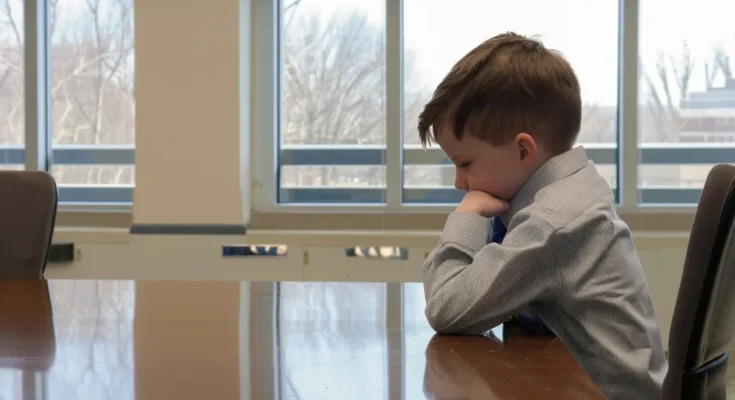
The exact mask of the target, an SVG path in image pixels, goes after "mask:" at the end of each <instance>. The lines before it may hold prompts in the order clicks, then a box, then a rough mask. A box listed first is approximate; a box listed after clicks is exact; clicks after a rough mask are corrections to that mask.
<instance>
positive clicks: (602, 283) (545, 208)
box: [418, 33, 667, 400]
mask: <svg viewBox="0 0 735 400" xmlns="http://www.w3.org/2000/svg"><path fill="white" fill-rule="evenodd" d="M581 109H582V104H581V100H580V89H579V82H578V81H577V77H576V75H575V73H574V70H573V69H572V68H571V66H570V65H569V63H567V61H566V60H565V59H564V58H563V57H562V56H561V55H560V54H559V53H557V52H555V51H551V50H549V49H547V48H545V47H544V46H543V44H541V43H540V42H539V41H536V40H533V39H529V38H526V37H524V36H521V35H517V34H514V33H507V34H501V35H498V36H495V37H493V38H491V39H489V40H487V41H486V42H484V43H482V44H481V45H479V46H478V47H476V48H475V49H474V50H472V51H470V52H469V53H468V54H467V55H465V56H464V57H463V58H462V59H461V60H460V61H459V62H458V63H457V64H455V65H454V67H453V68H452V70H451V71H450V72H449V74H448V75H447V76H446V77H445V78H444V80H443V81H442V82H441V83H440V84H439V86H438V87H437V88H436V91H435V92H434V96H433V98H432V99H431V101H430V102H429V103H428V104H426V107H425V108H424V110H423V112H422V113H421V116H420V117H419V123H418V130H419V134H420V136H421V140H422V143H423V144H424V145H426V144H427V143H430V142H431V141H432V140H433V141H436V142H437V143H438V144H439V146H441V148H442V150H443V151H444V152H445V153H446V155H447V157H448V158H450V159H451V160H452V161H453V162H454V164H455V165H456V182H455V186H456V187H457V189H460V190H464V191H466V194H465V197H464V199H463V200H462V202H461V203H460V205H459V206H458V207H457V209H456V211H455V212H453V213H451V214H450V215H449V217H448V218H447V222H446V225H445V226H444V231H443V232H442V235H441V239H440V240H439V244H438V246H437V247H436V248H435V249H434V250H433V251H432V253H431V254H430V255H429V257H428V259H427V260H426V262H425V263H424V290H425V295H426V317H427V319H428V321H429V323H430V324H431V326H432V327H433V328H434V329H435V330H436V331H437V332H439V333H464V334H480V333H483V332H485V331H487V330H489V329H491V328H493V327H494V326H496V325H498V324H500V323H502V322H504V321H505V320H507V319H508V318H509V317H511V316H514V315H517V314H518V313H520V312H521V311H523V312H524V313H526V314H529V315H532V316H533V317H535V318H538V319H539V320H541V321H542V322H543V323H544V324H545V325H546V326H547V327H548V328H549V329H550V330H551V331H553V333H555V334H556V335H557V336H558V337H559V338H560V339H561V340H562V341H563V342H564V344H565V345H566V346H567V348H568V349H569V351H570V352H571V353H572V355H573V356H574V358H575V359H576V360H577V361H578V362H579V364H580V365H581V366H582V368H583V369H584V371H585V372H586V373H587V374H588V375H589V376H590V378H591V379H592V381H593V382H595V383H596V384H597V386H598V387H599V388H600V390H601V392H602V393H603V394H604V395H605V396H606V397H607V398H610V399H626V400H628V399H657V398H659V397H660V391H661V384H662V382H663V379H664V376H665V375H666V371H667V363H666V359H665V357H664V349H663V345H662V341H661V333H660V331H659V328H658V325H657V323H656V315H655V312H654V308H653V304H652V303H651V298H650V296H649V293H648V286H647V283H646V279H645V276H644V275H643V270H642V268H641V264H640V261H639V259H638V256H637V253H636V250H635V247H634V245H633V240H632V238H631V234H630V230H629V229H628V227H627V225H626V224H625V223H624V222H623V221H621V220H620V218H619V217H618V215H617V213H616V212H615V201H614V197H613V193H612V191H611V189H610V186H609V185H608V183H607V182H606V181H605V179H604V178H602V177H601V176H600V175H599V174H598V173H597V170H596V169H595V167H594V165H593V164H592V163H591V162H590V161H589V160H588V159H587V156H586V154H585V151H584V149H583V148H581V147H576V148H573V146H574V143H575V141H576V139H577V135H578V134H579V129H580V121H581V114H582V111H581ZM506 228H507V232H506V233H505V237H504V238H502V243H497V242H498V241H500V239H501V238H496V239H498V240H495V241H494V242H491V243H489V242H490V241H491V238H490V234H491V232H493V231H500V232H502V231H504V230H505V229H506Z"/></svg>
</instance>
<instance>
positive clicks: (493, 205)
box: [456, 190, 509, 218]
mask: <svg viewBox="0 0 735 400" xmlns="http://www.w3.org/2000/svg"><path fill="white" fill-rule="evenodd" d="M508 207H509V205H508V202H506V201H503V200H500V199H498V198H495V197H493V196H492V195H490V194H487V193H485V192H480V191H477V190H472V191H469V192H467V194H465V195H464V199H462V202H461V203H459V206H458V207H457V210H456V211H457V212H467V213H473V214H479V215H482V216H483V217H485V218H492V217H495V216H498V215H500V214H502V213H504V212H506V211H508Z"/></svg>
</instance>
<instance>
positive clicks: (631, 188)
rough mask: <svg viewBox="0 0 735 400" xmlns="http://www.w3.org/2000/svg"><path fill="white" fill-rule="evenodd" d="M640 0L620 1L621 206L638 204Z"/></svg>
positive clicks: (623, 208) (619, 177)
mask: <svg viewBox="0 0 735 400" xmlns="http://www.w3.org/2000/svg"><path fill="white" fill-rule="evenodd" d="M638 3H639V2H638V0H620V39H619V45H620V52H619V53H620V68H619V71H620V72H619V73H620V79H619V89H618V90H619V96H618V139H619V142H618V149H619V152H618V193H619V196H620V197H619V199H620V208H621V209H622V210H626V211H627V210H632V209H635V208H637V207H638V159H639V154H638V68H639V61H638V14H639V8H638V7H639V5H638Z"/></svg>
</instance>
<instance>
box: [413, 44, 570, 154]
mask: <svg viewBox="0 0 735 400" xmlns="http://www.w3.org/2000/svg"><path fill="white" fill-rule="evenodd" d="M581 119H582V101H581V96H580V93H579V81H578V80H577V76H576V75H575V73H574V70H573V69H572V67H571V66H570V65H569V63H568V62H567V61H566V60H565V59H564V57H563V56H562V55H561V54H560V53H559V52H557V51H554V50H550V49H547V48H546V47H544V45H543V44H542V43H541V42H540V41H538V40H536V39H533V38H528V37H525V36H522V35H519V34H516V33H513V32H508V33H504V34H500V35H497V36H495V37H493V38H491V39H489V40H487V41H485V42H484V43H482V44H480V45H479V46H477V47H476V48H474V49H473V50H472V51H470V52H469V53H467V55H465V56H464V57H462V59H461V60H459V62H457V63H456V64H455V65H454V67H452V69H451V71H449V74H447V76H446V77H445V78H444V80H443V81H442V82H441V83H440V84H439V86H437V88H436V90H435V91H434V95H433V97H432V99H431V101H429V102H428V103H427V104H426V106H424V110H423V111H422V112H421V115H420V116H419V123H418V130H419V136H420V137H421V143H422V144H423V145H424V146H426V145H427V144H430V143H431V141H432V140H436V138H437V137H438V136H439V135H440V134H441V133H442V131H444V130H446V129H449V130H451V131H452V133H453V134H454V136H455V137H456V138H457V139H461V138H462V136H463V135H464V133H465V131H467V132H469V133H470V134H471V135H473V136H474V137H477V138H479V139H483V140H486V141H488V142H489V143H491V144H494V145H501V144H504V143H506V141H507V140H510V139H512V138H513V137H515V135H517V134H518V133H521V132H525V133H528V134H530V135H531V136H533V137H534V138H536V139H537V140H539V141H541V142H543V143H544V145H545V146H546V147H547V149H548V150H550V151H552V152H554V153H555V154H559V153H562V152H564V151H566V150H569V149H570V148H571V147H572V146H573V145H574V142H575V141H576V140H577V135H579V128H580V124H581Z"/></svg>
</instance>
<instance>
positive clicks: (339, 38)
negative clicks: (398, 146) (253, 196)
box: [281, 1, 426, 186]
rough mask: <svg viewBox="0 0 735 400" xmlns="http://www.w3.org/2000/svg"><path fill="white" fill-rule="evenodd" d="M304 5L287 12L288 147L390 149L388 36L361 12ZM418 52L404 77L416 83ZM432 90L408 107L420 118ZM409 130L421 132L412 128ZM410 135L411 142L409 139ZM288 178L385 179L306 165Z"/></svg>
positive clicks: (301, 181) (412, 95) (414, 93)
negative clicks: (329, 10) (325, 11)
mask: <svg viewBox="0 0 735 400" xmlns="http://www.w3.org/2000/svg"><path fill="white" fill-rule="evenodd" d="M300 3H301V2H300V1H299V2H295V3H291V4H289V5H287V6H286V7H285V8H286V9H288V12H284V16H283V20H284V21H285V22H286V23H288V27H287V30H286V32H285V35H284V43H283V53H282V54H283V98H282V103H281V104H282V114H281V122H282V123H281V140H282V141H283V143H286V144H383V143H385V138H386V134H390V135H392V134H397V132H386V126H385V36H384V34H383V30H382V27H381V26H378V25H377V24H374V23H372V22H371V21H369V19H368V18H367V17H366V16H365V15H364V14H363V13H360V12H357V11H351V12H344V13H334V14H332V15H329V16H325V15H323V14H321V13H318V12H313V11H310V10H308V9H305V8H304V7H298V6H299V5H300ZM412 62H413V60H412V57H411V53H410V52H407V56H406V68H405V70H404V73H405V75H406V76H408V77H410V79H411V80H412V81H415V76H414V74H412V73H411V70H410V68H412V65H413V64H412ZM425 97H426V91H424V90H421V88H420V85H418V84H417V85H412V86H411V90H407V91H406V96H405V98H404V102H405V104H406V107H405V113H406V115H407V118H409V119H410V118H415V116H417V115H418V110H420V108H421V107H422V106H423V103H422V102H421V100H422V99H423V98H425ZM405 129H406V130H407V131H409V132H410V131H415V128H414V127H413V126H410V125H408V124H407V125H406V128H405ZM406 137H410V136H409V135H407V136H406ZM292 172H294V173H292V174H284V177H285V178H286V179H285V180H286V181H287V182H289V184H296V185H330V186H333V185H335V184H344V185H350V184H361V185H368V186H380V185H382V184H384V182H385V169H384V168H382V167H378V166H375V167H340V168H339V169H337V168H326V167H317V168H301V169H300V170H299V171H298V172H296V171H292Z"/></svg>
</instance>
